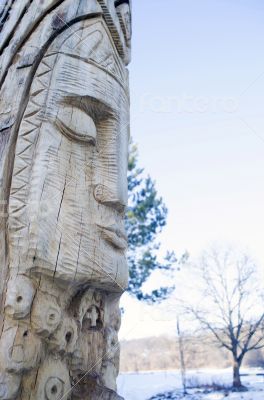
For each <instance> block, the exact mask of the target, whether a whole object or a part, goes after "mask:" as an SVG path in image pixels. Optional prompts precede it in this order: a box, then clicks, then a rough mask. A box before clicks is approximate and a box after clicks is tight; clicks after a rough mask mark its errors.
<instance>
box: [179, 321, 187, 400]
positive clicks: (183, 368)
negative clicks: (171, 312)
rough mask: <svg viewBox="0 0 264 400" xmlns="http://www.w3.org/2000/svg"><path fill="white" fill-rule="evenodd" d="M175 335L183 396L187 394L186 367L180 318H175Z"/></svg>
mask: <svg viewBox="0 0 264 400" xmlns="http://www.w3.org/2000/svg"><path fill="white" fill-rule="evenodd" d="M177 334H178V342H179V356H180V364H181V379H182V389H183V396H185V395H186V394H187V390H186V365H185V357H184V343H183V335H182V331H181V328H180V318H179V317H177Z"/></svg>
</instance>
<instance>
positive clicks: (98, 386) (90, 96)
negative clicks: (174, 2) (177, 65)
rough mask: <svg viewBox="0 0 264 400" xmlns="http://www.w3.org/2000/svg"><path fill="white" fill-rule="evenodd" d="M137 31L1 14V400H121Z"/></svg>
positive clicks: (29, 8)
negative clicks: (130, 68) (131, 67)
mask: <svg viewBox="0 0 264 400" xmlns="http://www.w3.org/2000/svg"><path fill="white" fill-rule="evenodd" d="M130 22H131V20H130V4H129V1H125V2H124V1H122V2H116V1H114V0H88V1H87V0H78V1H76V0H42V1H40V0H12V1H10V0H2V1H1V6H0V66H1V68H0V99H1V100H0V136H1V138H0V278H1V279H0V280H1V282H0V315H1V317H0V400H7V399H8V400H37V399H38V400H58V399H64V400H67V399H69V398H70V399H72V400H75V399H83V400H84V399H86V398H87V399H88V398H89V400H99V399H104V400H106V399H109V400H110V399H111V400H116V399H120V397H119V396H118V395H117V393H116V377H117V375H118V370H119V344H118V330H119V328H120V310H119V299H120V296H121V294H122V293H123V291H124V290H125V289H126V287H127V280H128V269H127V263H126V256H125V251H126V246H127V238H126V234H125V229H124V225H125V224H124V222H125V221H124V210H125V207H126V200H127V180H126V172H127V153H128V142H129V89H128V73H127V70H126V65H127V64H128V62H129V59H130V33H131V26H130Z"/></svg>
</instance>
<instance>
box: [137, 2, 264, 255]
mask: <svg viewBox="0 0 264 400" xmlns="http://www.w3.org/2000/svg"><path fill="white" fill-rule="evenodd" d="M263 19H264V2H263V1H262V0H199V1H197V0H162V1H161V0H133V25H134V29H133V61H132V64H131V67H130V71H131V101H132V109H131V118H132V135H133V137H134V139H135V141H136V142H138V144H139V150H140V162H141V164H142V165H143V166H144V167H145V168H146V170H147V171H148V172H149V173H150V174H151V176H152V177H153V178H154V179H156V181H157V187H158V189H159V192H160V194H161V195H162V196H163V197H164V200H165V202H166V204H167V206H168V208H169V217H168V227H167V228H166V230H165V232H164V234H163V236H162V241H163V242H164V243H165V244H166V246H167V247H170V248H172V249H174V250H176V251H178V250H182V249H184V248H187V249H188V250H189V251H190V252H191V253H197V252H199V251H200V250H202V248H203V247H204V246H205V245H206V243H208V242H210V241H213V240H218V239H225V240H234V241H239V242H241V243H242V244H244V245H245V246H249V248H250V249H252V252H253V253H255V254H256V256H257V257H262V260H263V262H264V252H263V256H262V248H263V241H264V129H263V127H264V113H263V100H264V52H263V48H264V46H263V45H264V25H263ZM253 255H254V254H253Z"/></svg>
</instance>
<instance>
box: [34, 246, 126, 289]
mask: <svg viewBox="0 0 264 400" xmlns="http://www.w3.org/2000/svg"><path fill="white" fill-rule="evenodd" d="M108 252H109V250H108ZM114 253H115V254H113V256H112V257H109V253H108V254H107V253H106V254H100V255H98V256H97V257H96V256H95V255H93V257H89V256H88V254H86V253H84V255H85V256H84V257H83V258H82V259H79V262H77V260H75V259H73V258H72V259H69V258H68V259H66V258H65V259H64V260H63V259H62V260H60V261H58V262H57V264H56V265H55V266H54V264H52V263H50V262H49V260H48V259H47V258H45V259H44V258H43V257H41V256H40V257H38V256H37V257H35V259H34V262H33V266H32V267H31V268H30V272H31V273H33V274H34V275H35V276H47V277H51V278H53V279H55V280H58V281H61V282H65V284H72V283H76V284H78V285H79V284H81V285H86V284H89V285H92V286H96V287H98V288H102V289H111V290H113V289H114V290H115V291H117V292H122V291H124V290H125V289H126V288H127V284H128V270H127V261H126V257H125V255H124V254H123V253H119V252H114ZM106 256H107V257H106Z"/></svg>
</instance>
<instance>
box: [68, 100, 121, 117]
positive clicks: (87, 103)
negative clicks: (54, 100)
mask: <svg viewBox="0 0 264 400" xmlns="http://www.w3.org/2000/svg"><path fill="white" fill-rule="evenodd" d="M62 104H65V105H68V106H71V107H77V108H79V109H81V110H82V111H84V112H85V113H86V114H87V115H89V117H91V118H92V119H93V120H94V122H95V123H98V122H102V121H105V120H107V119H109V118H115V117H117V113H116V112H115V111H114V110H113V109H112V108H111V107H109V106H108V105H106V104H105V103H103V102H102V101H100V100H98V99H96V98H94V97H91V96H81V97H80V96H67V97H64V98H63V101H62Z"/></svg>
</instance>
